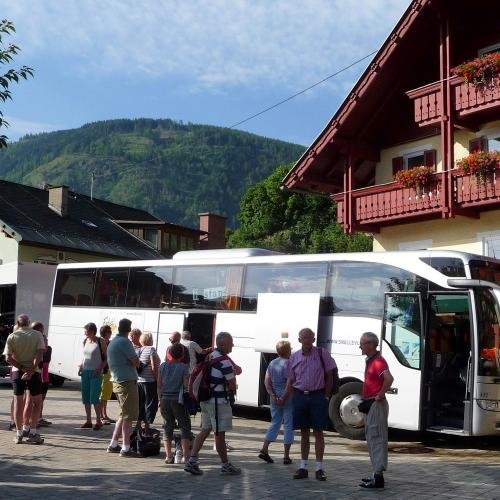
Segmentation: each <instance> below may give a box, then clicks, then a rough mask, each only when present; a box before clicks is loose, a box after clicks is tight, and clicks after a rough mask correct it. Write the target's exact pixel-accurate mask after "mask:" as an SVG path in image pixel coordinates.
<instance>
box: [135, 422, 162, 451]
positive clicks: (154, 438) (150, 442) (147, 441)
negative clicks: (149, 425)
mask: <svg viewBox="0 0 500 500" xmlns="http://www.w3.org/2000/svg"><path fill="white" fill-rule="evenodd" d="M160 445H161V437H160V431H159V430H158V429H149V430H148V431H146V430H144V429H142V428H141V429H135V430H134V432H132V434H131V435H130V449H131V450H132V451H135V452H136V453H138V454H139V455H141V456H142V457H152V456H155V455H159V454H160Z"/></svg>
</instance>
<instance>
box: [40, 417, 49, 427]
mask: <svg viewBox="0 0 500 500" xmlns="http://www.w3.org/2000/svg"><path fill="white" fill-rule="evenodd" d="M49 425H52V422H49V421H48V420H45V419H44V418H41V419H40V420H39V421H38V427H48V426H49Z"/></svg>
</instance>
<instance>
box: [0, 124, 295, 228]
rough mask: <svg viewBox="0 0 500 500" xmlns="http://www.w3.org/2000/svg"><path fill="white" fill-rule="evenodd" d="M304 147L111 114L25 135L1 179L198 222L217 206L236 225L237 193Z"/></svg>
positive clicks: (8, 154) (0, 153)
mask: <svg viewBox="0 0 500 500" xmlns="http://www.w3.org/2000/svg"><path fill="white" fill-rule="evenodd" d="M304 150H305V148H304V147H303V146H299V145H296V144H291V143H287V142H283V141H278V140H274V139H268V138H265V137H261V136H258V135H254V134H249V133H247V132H241V131H237V130H231V129H227V128H221V127H213V126H209V125H194V124H183V123H182V122H175V121H173V120H153V119H137V120H109V121H102V122H96V123H90V124H87V125H84V126H83V127H80V128H77V129H72V130H61V131H58V132H50V133H43V134H37V135H28V136H25V137H23V138H22V139H20V140H19V141H18V142H15V143H13V144H11V145H10V146H9V147H8V148H6V149H2V150H0V177H1V178H3V179H6V180H10V181H14V182H20V183H23V184H28V185H32V186H36V187H41V186H43V185H44V184H46V183H49V184H53V185H60V184H64V185H67V186H69V187H70V188H71V189H72V190H74V191H78V192H80V193H84V194H90V188H91V178H92V172H94V183H93V194H94V196H95V197H97V198H101V199H104V200H109V201H113V202H116V203H122V204H125V205H129V206H132V207H136V208H142V209H144V210H147V211H148V212H151V213H152V214H154V215H156V216H158V217H160V218H162V219H164V220H166V221H168V222H173V223H176V224H184V225H189V226H197V224H198V217H197V214H198V212H208V211H211V212H216V213H219V214H221V215H225V216H227V217H228V222H227V224H228V226H229V227H233V228H234V227H236V226H237V224H238V223H237V220H236V214H237V213H238V210H239V202H240V198H241V196H242V195H243V193H244V192H245V191H246V189H247V188H248V187H249V186H251V185H254V184H255V183H257V182H259V181H260V180H262V179H264V178H265V177H267V176H268V175H269V174H270V173H271V172H273V171H274V170H275V169H276V167H277V166H278V165H281V164H285V163H288V162H290V161H294V160H296V159H298V158H299V156H300V155H301V154H302V153H303V152H304Z"/></svg>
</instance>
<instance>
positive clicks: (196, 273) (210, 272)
mask: <svg viewBox="0 0 500 500" xmlns="http://www.w3.org/2000/svg"><path fill="white" fill-rule="evenodd" d="M242 275H243V267H242V266H197V267H188V266H186V267H177V268H175V274H174V287H173V290H172V307H182V308H195V309H226V310H235V309H238V308H239V304H240V289H241V278H242Z"/></svg>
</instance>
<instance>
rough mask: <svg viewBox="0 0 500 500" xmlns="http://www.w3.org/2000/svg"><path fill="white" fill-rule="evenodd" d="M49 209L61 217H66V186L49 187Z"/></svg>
mask: <svg viewBox="0 0 500 500" xmlns="http://www.w3.org/2000/svg"><path fill="white" fill-rule="evenodd" d="M49 208H50V209H52V210H54V212H56V213H58V214H59V215H60V216H61V217H66V215H68V186H50V187H49Z"/></svg>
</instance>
